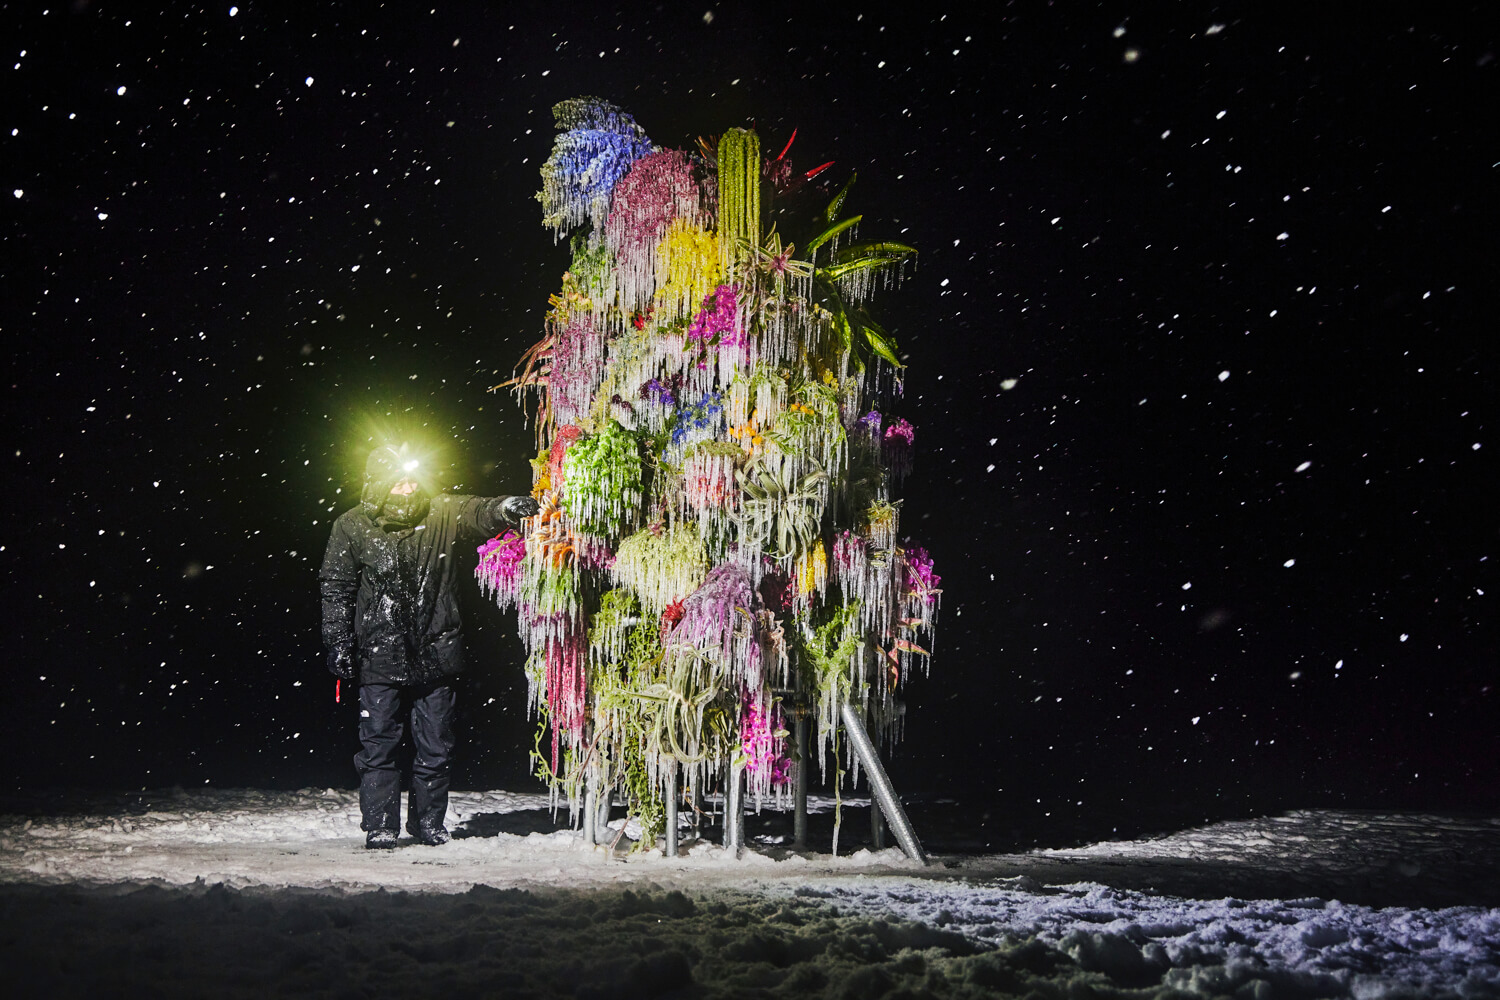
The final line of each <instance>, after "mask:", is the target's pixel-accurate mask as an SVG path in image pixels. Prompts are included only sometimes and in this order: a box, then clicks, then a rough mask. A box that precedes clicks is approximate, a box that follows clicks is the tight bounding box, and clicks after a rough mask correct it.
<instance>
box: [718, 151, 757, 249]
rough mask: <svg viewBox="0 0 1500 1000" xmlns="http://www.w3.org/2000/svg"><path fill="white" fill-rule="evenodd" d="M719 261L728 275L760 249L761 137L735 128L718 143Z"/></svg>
mask: <svg viewBox="0 0 1500 1000" xmlns="http://www.w3.org/2000/svg"><path fill="white" fill-rule="evenodd" d="M718 168H719V260H720V262H721V267H722V268H723V271H724V273H725V274H734V273H736V269H737V267H742V266H743V265H744V263H745V258H746V255H747V253H748V248H752V247H758V246H760V173H761V164H760V137H759V136H758V135H756V134H755V133H754V132H753V131H750V130H748V129H742V128H732V129H729V130H728V131H726V132H725V133H724V135H723V136H722V137H720V139H719V153H718Z"/></svg>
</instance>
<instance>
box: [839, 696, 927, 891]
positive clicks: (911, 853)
mask: <svg viewBox="0 0 1500 1000" xmlns="http://www.w3.org/2000/svg"><path fill="white" fill-rule="evenodd" d="M839 719H840V720H842V722H843V723H844V734H845V735H846V736H848V737H849V745H850V747H852V748H853V750H854V754H855V756H857V757H858V758H859V762H860V764H862V765H863V766H864V769H865V776H866V777H867V778H868V779H869V782H870V791H871V793H872V795H873V798H874V799H875V803H876V807H877V808H879V809H880V811H881V812H883V813H885V819H886V822H887V823H889V824H890V828H891V832H892V833H893V834H895V835H896V843H898V844H900V845H901V850H902V851H904V852H906V856H907V857H909V858H911V859H912V860H913V861H917V862H920V863H921V864H924V865H925V864H927V854H926V852H924V851H923V850H922V845H921V843H920V842H919V841H918V840H917V834H916V831H915V830H913V829H912V825H911V820H909V819H907V818H906V810H905V809H904V808H903V807H902V805H901V800H900V799H898V798H896V789H895V788H894V787H892V785H891V779H890V776H889V775H887V774H886V773H885V766H884V765H883V764H881V763H880V755H879V754H877V753H876V752H875V744H873V743H871V742H870V734H869V733H868V732H866V730H865V724H864V721H863V720H862V719H861V718H860V713H859V710H858V709H856V708H855V707H854V706H853V705H852V704H851V703H849V702H847V701H846V702H844V703H843V704H842V705H840V706H839Z"/></svg>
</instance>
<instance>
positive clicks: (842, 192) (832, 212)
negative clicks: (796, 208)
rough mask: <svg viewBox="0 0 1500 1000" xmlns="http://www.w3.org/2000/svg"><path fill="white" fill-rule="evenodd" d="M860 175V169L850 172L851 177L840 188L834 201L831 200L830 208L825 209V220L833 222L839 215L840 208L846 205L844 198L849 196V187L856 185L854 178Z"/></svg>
mask: <svg viewBox="0 0 1500 1000" xmlns="http://www.w3.org/2000/svg"><path fill="white" fill-rule="evenodd" d="M858 176H859V171H855V172H854V173H852V174H850V175H849V179H848V180H847V181H845V182H844V186H843V187H841V188H839V193H838V194H836V195H834V196H833V201H830V202H829V203H828V208H826V209H825V210H824V211H823V220H824V221H825V222H832V221H833V220H834V219H837V218H838V217H839V209H841V208H843V207H844V198H845V197H847V196H848V194H849V189H850V188H851V187H853V186H854V179H855V178H856V177H858Z"/></svg>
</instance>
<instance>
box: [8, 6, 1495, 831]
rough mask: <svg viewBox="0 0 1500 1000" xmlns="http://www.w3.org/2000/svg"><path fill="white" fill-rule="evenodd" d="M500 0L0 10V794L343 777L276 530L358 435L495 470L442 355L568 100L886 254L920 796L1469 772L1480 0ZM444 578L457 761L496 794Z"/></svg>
mask: <svg viewBox="0 0 1500 1000" xmlns="http://www.w3.org/2000/svg"><path fill="white" fill-rule="evenodd" d="M508 6H512V5H500V4H479V3H468V4H465V3H445V2H438V0H432V2H429V3H423V4H399V3H388V4H386V5H384V6H380V7H377V6H376V5H372V4H367V3H348V4H333V3H318V4H296V5H293V4H276V5H270V4H261V3H253V2H250V3H241V4H239V5H238V7H237V8H232V7H231V5H230V4H228V3H225V2H218V3H215V4H213V5H211V6H210V7H208V8H207V9H204V8H202V7H200V6H196V5H194V6H189V5H169V6H168V8H167V9H166V10H165V11H157V10H155V9H147V8H143V7H142V6H141V5H138V4H128V3H69V2H66V0H64V2H62V3H60V4H58V5H57V6H55V7H54V8H53V9H51V10H47V11H45V12H43V11H42V10H41V9H34V8H36V5H19V4H9V5H5V6H4V7H0V19H3V27H4V30H3V32H0V37H4V38H5V39H7V43H6V44H7V45H8V46H9V49H8V50H7V51H6V53H5V56H6V58H5V59H4V60H3V66H0V72H3V73H4V81H5V82H4V93H5V94H6V99H5V101H4V104H3V115H0V117H3V121H0V125H3V129H0V144H3V145H0V148H3V155H0V172H3V174H4V178H3V181H4V183H3V186H0V204H3V216H0V254H3V265H4V266H3V275H0V296H3V299H0V303H3V304H0V321H3V331H0V332H3V335H4V342H5V350H6V351H7V353H8V354H10V355H11V361H10V363H9V364H8V365H7V367H6V371H7V373H8V377H7V378H6V379H5V383H6V390H5V396H4V431H5V435H6V441H5V448H4V462H5V465H4V469H5V472H6V477H5V479H6V488H5V492H6V503H5V505H4V511H5V513H4V518H3V522H0V567H3V573H0V588H3V592H0V608H3V609H4V615H5V620H6V622H7V624H6V628H5V632H4V635H5V638H6V639H7V640H8V641H7V643H6V653H7V656H6V660H5V662H6V667H7V669H6V676H7V677H8V678H10V683H9V684H8V690H7V695H8V697H7V704H8V707H9V711H7V713H6V723H7V725H6V736H7V740H6V750H5V753H4V759H5V762H6V770H5V772H4V775H5V789H6V790H25V789H33V788H38V787H42V786H48V785H86V786H106V787H115V788H120V787H132V788H138V787H152V788H155V787H162V786H167V785H173V784H180V785H183V786H185V787H191V786H195V785H202V784H204V783H212V784H216V785H250V786H257V787H268V788H286V787H301V786H308V785H316V786H323V785H327V786H338V787H352V785H353V770H352V767H351V766H350V760H349V758H350V755H352V753H353V752H354V750H355V749H356V744H355V740H354V730H355V719H354V716H355V710H354V708H353V707H352V706H351V705H350V704H349V703H348V702H347V701H346V702H345V703H344V704H342V705H337V704H335V703H334V701H333V682H332V679H331V678H330V677H329V676H328V675H327V674H326V673H325V672H324V668H323V665H322V651H321V647H320V644H319V640H318V630H317V625H318V621H317V614H318V609H317V601H316V581H315V575H316V572H317V568H318V564H319V561H320V559H321V555H322V550H323V545H324V543H325V541H326V539H327V533H328V530H329V526H330V523H331V521H332V519H333V518H334V517H335V516H336V514H337V512H338V511H340V510H342V509H344V508H345V507H347V506H349V505H350V504H351V503H352V499H353V496H354V493H355V490H356V489H357V485H358V474H359V469H360V466H361V461H362V455H363V453H364V451H365V450H366V449H367V448H368V441H369V434H370V433H371V432H372V431H374V430H377V429H386V428H389V429H395V430H397V431H404V432H408V433H416V432H425V433H427V434H429V435H432V436H434V437H437V438H440V439H444V440H447V441H448V442H449V443H450V445H451V454H452V456H453V458H454V460H455V463H456V467H455V478H456V479H457V480H458V481H459V482H461V483H462V485H463V488H464V489H465V490H466V491H470V492H476V493H482V494H492V493H505V492H517V491H522V490H524V489H526V488H527V486H529V482H530V479H529V472H528V469H527V466H526V463H525V459H526V458H527V456H528V454H529V453H530V451H531V448H532V432H531V430H530V429H529V428H528V427H527V426H526V425H525V422H524V417H523V414H522V412H521V411H520V409H519V408H518V407H517V405H516V404H515V402H514V400H513V398H511V397H510V396H508V395H505V394H498V395H497V394H491V393H490V392H488V391H487V390H488V389H489V387H490V386H492V385H494V384H495V383H497V382H499V381H501V380H502V379H504V378H506V377H508V376H509V375H510V373H511V370H512V367H513V365H514V364H515V362H516V360H517V358H518V356H519V355H520V353H521V352H522V351H523V350H524V349H525V348H526V347H527V346H529V345H530V344H531V343H532V342H533V341H535V340H536V339H537V338H538V336H539V335H540V332H541V320H542V315H543V312H544V311H545V309H546V299H547V295H548V293H549V292H550V291H552V290H554V289H555V288H556V287H557V285H558V282H559V277H560V274H561V272H562V270H563V268H564V267H565V266H566V264H567V253H566V248H565V247H562V246H558V245H555V244H554V242H553V240H552V237H551V235H550V234H549V233H548V232H546V231H545V230H543V229H542V227H541V225H540V211H539V206H538V205H537V203H536V201H535V200H534V198H533V195H534V193H535V192H536V191H537V190H538V188H539V187H540V181H539V177H538V173H537V170H538V167H539V166H540V164H541V162H542V161H543V160H544V159H545V158H546V156H547V155H548V152H549V149H550V145H551V141H552V135H553V129H552V120H551V114H550V108H551V106H552V105H553V104H554V103H556V102H557V101H559V100H562V99H564V98H568V97H572V96H577V95H579V94H595V95H598V96H601V97H604V98H607V99H610V100H613V101H615V102H616V103H618V104H620V105H622V106H623V107H625V108H626V109H627V110H628V111H630V112H631V113H633V114H634V116H635V117H636V119H637V121H639V122H640V124H641V125H642V126H643V127H644V128H645V129H646V131H647V132H648V133H649V134H650V135H651V137H652V138H653V139H654V140H655V141H656V142H657V143H658V144H661V145H664V146H678V147H681V146H685V145H687V144H689V143H690V142H692V141H693V139H695V138H696V137H697V136H699V135H709V134H717V133H719V132H721V131H723V130H724V129H725V128H728V127H731V126H735V125H747V124H750V123H752V122H753V123H755V124H756V125H757V126H758V128H759V130H760V132H761V135H762V142H763V146H764V147H767V148H769V149H771V150H772V151H774V150H775V149H777V148H779V147H780V145H781V144H782V143H784V142H785V141H786V139H787V138H788V137H790V135H791V133H792V130H793V129H794V128H795V129H797V139H796V143H795V145H794V146H793V150H792V153H791V154H790V155H792V156H793V157H794V159H796V161H797V162H798V163H799V164H800V165H801V166H802V167H804V168H805V167H810V166H813V165H814V164H817V163H820V162H822V161H824V160H829V159H831V160H835V161H836V165H835V166H834V167H833V168H832V169H831V170H829V171H828V172H827V173H826V174H825V175H824V177H826V178H830V179H831V180H830V183H841V182H842V181H843V179H844V178H846V177H847V176H848V174H849V172H850V171H851V170H856V169H857V170H858V171H859V181H858V183H857V184H856V185H855V187H854V189H853V192H852V194H851V198H850V202H849V207H850V209H851V210H852V211H855V212H863V213H864V214H865V222H864V224H863V227H862V234H863V235H864V236H866V237H869V238H874V237H887V238H897V239H901V240H904V241H907V242H910V243H912V244H914V245H916V246H917V247H919V248H920V249H921V251H922V256H921V258H920V262H919V264H918V266H917V268H916V270H915V272H914V273H912V275H911V276H910V277H909V279H908V280H907V281H906V283H905V285H904V286H903V287H902V288H900V289H899V290H893V291H892V292H889V293H887V294H886V295H885V296H884V297H883V298H882V299H881V300H880V309H881V315H882V316H883V318H884V319H885V320H886V322H887V325H888V326H889V328H891V330H892V332H893V333H894V334H895V335H896V336H897V338H898V340H899V342H900V344H901V347H902V350H903V352H904V353H905V354H906V356H907V360H908V361H909V364H910V367H909V369H908V372H907V382H906V397H905V400H904V402H902V403H901V404H900V405H898V406H897V407H895V410H896V412H898V413H900V414H902V415H905V416H907V417H908V418H909V419H911V420H912V421H913V422H914V423H915V424H916V425H917V429H918V438H917V444H918V464H917V472H916V474H915V475H914V477H913V479H912V481H911V482H910V483H909V484H908V487H907V489H906V506H905V515H904V527H905V530H906V531H907V533H909V534H911V535H913V536H915V537H916V538H917V539H918V540H920V541H923V542H925V543H926V545H927V546H928V547H929V549H930V550H931V551H932V553H933V555H934V557H935V558H936V560H937V563H938V566H937V569H938V572H939V573H940V574H942V577H943V586H944V589H945V594H944V600H943V609H942V618H941V623H940V630H939V634H938V637H937V644H936V656H935V658H934V660H933V663H932V670H931V676H930V678H928V679H919V680H917V681H916V682H915V683H914V684H913V685H912V686H911V688H910V689H909V692H908V701H909V706H910V711H909V714H908V721H907V728H906V741H905V742H904V743H903V744H902V745H901V746H900V747H899V748H898V749H897V751H896V753H895V755H894V757H893V760H892V771H893V777H894V778H895V780H896V782H897V785H898V788H899V789H900V790H901V791H902V792H903V793H904V795H905V796H906V797H907V799H908V801H909V802H912V803H913V807H914V811H915V815H914V819H915V820H916V822H917V825H918V827H919V832H920V826H921V812H922V808H923V807H924V804H925V805H926V806H928V807H932V808H937V805H938V804H937V801H936V800H937V799H939V798H940V797H944V796H947V797H954V798H957V799H958V800H959V801H960V802H961V803H964V808H965V809H968V810H971V811H972V812H971V815H973V816H974V817H975V818H976V822H977V821H978V820H979V819H983V821H984V823H985V824H986V830H987V831H988V833H986V834H985V835H984V836H985V839H986V842H991V840H993V843H994V844H995V845H996V846H998V845H999V844H1001V843H1009V842H1013V841H1015V840H1017V839H1019V840H1023V841H1024V840H1028V839H1029V840H1043V841H1046V842H1052V843H1056V842H1061V841H1063V840H1066V839H1069V838H1078V837H1089V836H1101V835H1108V834H1109V833H1110V832H1111V831H1112V830H1118V831H1119V832H1121V833H1124V832H1126V831H1127V830H1137V831H1138V830H1142V829H1157V828H1163V827H1167V826H1170V825H1173V824H1177V823H1182V822H1191V821H1199V820H1202V819H1204V818H1217V817H1223V816H1232V815H1243V814H1250V813H1255V812H1261V811H1266V810H1278V809H1285V808H1291V807H1299V806H1314V805H1337V806H1343V807H1356V808H1383V809H1386V808H1422V809H1450V810H1457V809H1487V810H1493V809H1495V808H1497V807H1500V776H1497V769H1496V763H1495V762H1496V760H1497V759H1500V735H1497V733H1500V724H1497V721H1496V718H1497V709H1500V697H1497V694H1496V691H1495V683H1496V673H1497V664H1500V656H1497V648H1496V645H1497V644H1496V626H1495V621H1494V602H1495V594H1496V591H1497V588H1500V582H1497V580H1496V576H1495V570H1494V561H1493V560H1492V559H1491V558H1490V557H1491V556H1492V555H1493V554H1494V550H1495V543H1496V520H1495V509H1496V508H1495V502H1494V499H1493V496H1494V489H1493V486H1494V483H1495V482H1496V478H1497V477H1496V476H1495V469H1494V462H1493V458H1492V456H1493V454H1494V451H1495V450H1496V448H1497V447H1500V445H1497V443H1496V442H1495V441H1494V439H1493V426H1494V421H1495V413H1494V399H1495V394H1496V379H1495V374H1496V367H1495V363H1496V358H1495V346H1494V345H1495V333H1494V324H1493V321H1492V320H1491V319H1490V313H1489V309H1490V306H1491V302H1490V299H1491V297H1492V296H1493V293H1494V291H1495V274H1496V271H1495V268H1496V264H1497V253H1496V235H1495V224H1496V218H1497V216H1496V208H1497V198H1496V193H1495V192H1496V181H1497V179H1500V178H1497V174H1500V165H1497V161H1500V149H1497V143H1496V140H1495V135H1496V133H1495V130H1494V128H1493V126H1492V120H1493V116H1494V113H1495V110H1496V100H1495V94H1496V90H1495V88H1496V79H1497V76H1496V74H1497V72H1500V67H1497V65H1496V54H1497V47H1496V37H1495V31H1494V24H1493V22H1492V21H1490V20H1488V19H1487V17H1485V16H1481V14H1480V13H1479V12H1480V11H1483V10H1485V9H1486V7H1487V5H1483V4H1472V5H1468V11H1467V13H1460V14H1455V15H1448V16H1445V17H1442V18H1440V16H1439V15H1438V14H1437V13H1435V11H1436V8H1437V5H1432V4H1425V5H1420V7H1419V9H1418V10H1417V12H1416V13H1411V12H1407V13H1404V14H1401V15H1387V14H1385V13H1382V10H1383V8H1382V7H1380V5H1357V6H1356V5H1315V6H1312V7H1309V10H1310V11H1314V12H1315V13H1313V14H1312V15H1311V16H1309V17H1305V18H1303V19H1298V20H1286V19H1281V18H1278V17H1275V16H1273V15H1272V14H1271V13H1269V10H1270V8H1266V7H1264V5H1250V4H1246V5H1234V4H1228V5H1213V6H1210V5H1198V4H1180V5H1166V4H1162V5H1150V10H1148V11H1146V12H1144V13H1134V12H1132V10H1131V8H1130V7H1128V6H1120V5H1110V4H1104V5H1096V6H1091V7H1089V8H1088V9H1086V10H1085V9H1082V6H1083V5H1076V4H1058V5H1050V4H1046V3H1037V2H1020V3H1013V4H1005V5H998V4H997V5H995V8H994V10H993V12H992V13H989V14H986V15H984V16H983V17H975V16H971V15H966V14H965V15H961V14H958V13H949V14H944V13H943V11H942V8H941V7H940V6H937V7H934V6H931V5H921V4H917V5H907V7H906V9H905V13H903V14H901V15H900V16H899V17H894V18H892V17H884V16H881V15H876V14H873V13H867V14H864V15H861V14H859V13H858V12H857V11H856V10H852V9H849V8H845V7H841V6H839V5H834V6H832V7H817V6H814V5H801V6H800V7H788V8H785V12H783V9H782V8H780V7H779V6H778V5H775V4H762V5H755V6H751V5H741V4H719V5H708V4H702V5H696V6H694V5H676V4H663V5H636V4H631V5H622V6H621V7H620V8H619V9H613V8H609V7H595V6H589V5H582V4H569V5H524V7H525V10H526V11H527V13H515V12H510V11H507V10H505V9H503V8H504V7H508ZM1345 6H1347V9H1346V10H1343V12H1341V13H1340V12H1338V9H1339V8H1343V7H1345ZM955 9H956V7H955ZM799 224H800V218H788V219H786V220H785V225H784V230H785V231H786V232H787V234H788V236H789V237H792V238H795V237H796V235H797V232H798V225H799ZM1012 380H1013V382H1012ZM1007 386H1010V388H1007ZM340 490H341V491H342V492H341V493H340V492H339V491H340ZM471 596H472V598H473V599H472V601H471V605H472V606H471V608H470V618H469V621H470V626H471V632H472V638H473V642H472V646H473V652H474V656H473V659H472V661H471V662H472V666H471V670H470V673H469V674H468V675H467V678H466V680H465V682H464V691H463V697H464V701H465V706H466V720H467V728H466V738H465V743H464V751H465V756H464V759H463V760H462V762H461V763H460V765H459V768H458V774H457V775H456V785H457V787H497V786H503V787H511V788H524V787H529V781H528V779H527V778H526V777H525V770H526V752H527V749H528V748H529V746H530V741H531V734H532V731H533V723H532V722H531V721H529V720H527V719H526V718H525V710H524V702H525V682H524V679H523V678H522V676H521V670H520V646H519V643H518V642H517V640H516V639H515V637H514V616H513V615H512V614H501V613H499V612H498V611H496V610H494V609H493V608H492V607H487V606H486V605H485V604H484V602H483V601H482V600H480V599H479V597H478V595H477V593H476V594H474V595H471Z"/></svg>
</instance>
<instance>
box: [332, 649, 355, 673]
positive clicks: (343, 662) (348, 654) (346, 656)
mask: <svg viewBox="0 0 1500 1000" xmlns="http://www.w3.org/2000/svg"><path fill="white" fill-rule="evenodd" d="M328 672H329V673H330V674H332V675H333V676H335V677H337V678H338V679H339V680H341V681H352V680H354V677H355V675H356V674H358V673H359V668H358V667H357V666H356V665H355V663H354V650H353V649H351V648H350V647H348V646H340V647H339V648H338V649H331V650H329V651H328Z"/></svg>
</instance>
